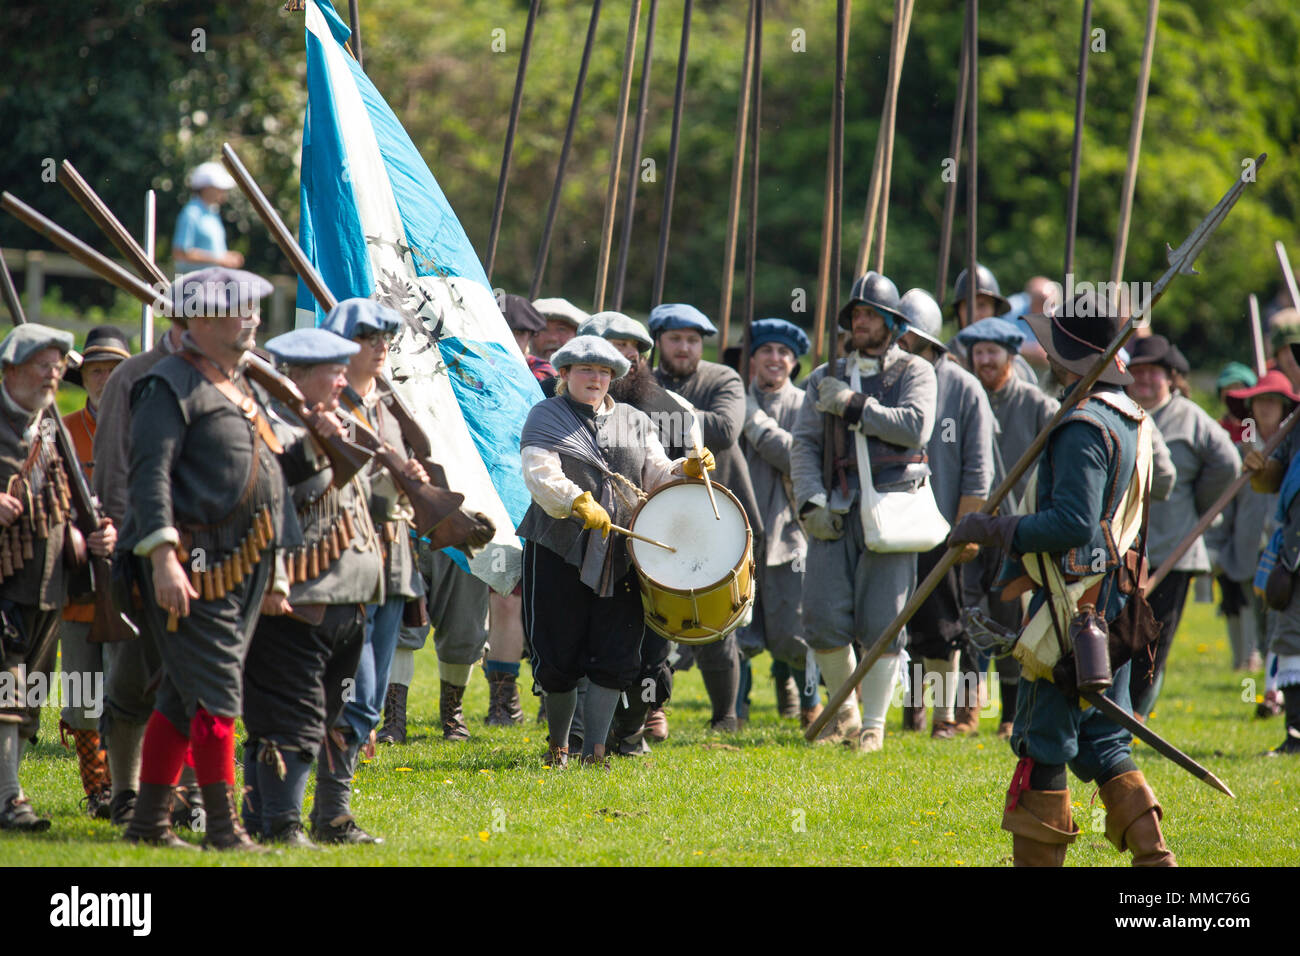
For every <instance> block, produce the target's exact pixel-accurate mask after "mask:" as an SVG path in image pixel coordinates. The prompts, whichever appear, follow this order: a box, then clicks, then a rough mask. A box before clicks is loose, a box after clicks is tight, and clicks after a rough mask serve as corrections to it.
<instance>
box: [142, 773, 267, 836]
mask: <svg viewBox="0 0 1300 956" xmlns="http://www.w3.org/2000/svg"><path fill="white" fill-rule="evenodd" d="M199 789H200V790H201V791H202V792H203V807H204V810H205V812H206V820H205V825H204V837H203V846H204V848H205V849H212V850H237V851H240V852H243V853H266V852H268V851H267V848H266V847H264V846H261V845H260V844H257V843H254V842H253V840H252V839H251V838H250V837H249V835H248V832H247V831H246V830H245V829H244V827H243V824H241V823H240V822H239V797H238V791H237V790H236V788H235V785H234V784H233V783H226V782H225V781H224V780H222V781H221V782H220V783H209V784H207V785H206V786H203V787H200V788H199ZM141 796H142V797H143V796H144V795H143V794H141ZM135 812H136V816H137V817H138V816H139V814H140V810H139V804H138V803H137V804H136V811H135Z"/></svg>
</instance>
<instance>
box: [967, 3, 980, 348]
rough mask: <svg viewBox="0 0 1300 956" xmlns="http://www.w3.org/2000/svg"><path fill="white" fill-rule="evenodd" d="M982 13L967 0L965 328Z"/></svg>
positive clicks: (971, 305) (971, 306)
mask: <svg viewBox="0 0 1300 956" xmlns="http://www.w3.org/2000/svg"><path fill="white" fill-rule="evenodd" d="M979 22H980V13H979V0H966V33H967V35H968V36H969V37H970V46H969V47H968V48H967V50H966V68H967V78H966V88H967V96H966V127H967V128H966V279H967V282H966V324H968V325H969V324H970V323H971V322H974V321H975V298H976V296H975V290H976V288H977V287H978V285H979V283H978V282H976V281H975V269H976V265H977V263H976V259H975V251H976V238H977V235H976V228H975V227H976V225H977V222H976V209H977V208H978V200H979V168H980V167H979V104H980V83H979V79H980V73H979V70H980V31H979Z"/></svg>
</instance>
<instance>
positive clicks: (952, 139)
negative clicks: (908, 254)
mask: <svg viewBox="0 0 1300 956" xmlns="http://www.w3.org/2000/svg"><path fill="white" fill-rule="evenodd" d="M969 42H970V38H969V37H968V36H967V35H966V30H965V26H964V25H963V27H962V36H961V53H960V54H959V56H958V65H957V99H956V100H955V101H954V102H953V106H952V133H951V134H950V135H949V138H948V159H949V160H951V161H952V180H951V181H950V182H949V183H948V188H947V190H945V192H944V197H943V226H942V227H941V228H940V230H939V271H938V275H937V276H936V277H935V280H934V290H935V291H934V299H935V301H936V302H938V303H939V305H943V303H944V300H945V299H946V298H947V297H948V258H949V256H950V255H951V254H952V223H953V219H954V218H955V216H956V212H957V178H958V177H957V170H958V167H959V166H960V165H961V147H962V133H963V132H964V131H965V128H966V85H967V82H968V81H969V80H970V69H969V66H968V64H967V56H968V50H967V44H968V43H969Z"/></svg>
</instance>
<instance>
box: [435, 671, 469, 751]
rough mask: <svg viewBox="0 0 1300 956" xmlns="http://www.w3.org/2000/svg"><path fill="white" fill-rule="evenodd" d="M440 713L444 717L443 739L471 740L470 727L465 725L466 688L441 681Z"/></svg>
mask: <svg viewBox="0 0 1300 956" xmlns="http://www.w3.org/2000/svg"><path fill="white" fill-rule="evenodd" d="M438 684H439V688H438V713H439V715H440V716H441V717H442V739H443V740H450V741H453V742H457V743H458V742H460V741H462V740H469V725H468V724H466V723H465V711H464V710H463V709H462V708H461V704H462V703H463V702H464V700H465V688H464V687H460V686H458V685H456V684H452V683H448V682H447V681H445V680H444V681H439V682H438Z"/></svg>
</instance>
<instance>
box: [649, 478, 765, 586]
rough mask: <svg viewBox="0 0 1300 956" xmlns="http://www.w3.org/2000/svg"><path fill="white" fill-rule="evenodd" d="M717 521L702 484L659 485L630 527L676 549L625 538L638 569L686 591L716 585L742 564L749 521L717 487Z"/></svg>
mask: <svg viewBox="0 0 1300 956" xmlns="http://www.w3.org/2000/svg"><path fill="white" fill-rule="evenodd" d="M714 496H715V498H716V499H717V502H718V514H719V515H720V516H721V520H719V519H717V518H714V517H713V508H712V507H711V506H710V505H709V495H708V492H707V491H705V489H704V485H703V483H700V482H690V483H683V484H674V485H670V486H667V487H664V488H661V489H659V490H658V491H656V492H654V494H652V495H651V496H650V498H649V499H648V500H647V501H646V502H645V503H644V504H643V505H642V506H641V510H640V511H639V512H638V513H637V516H636V521H635V522H634V523H633V525H632V530H633V531H635V532H636V533H637V534H643V535H645V536H646V537H648V538H654V539H655V540H656V541H662V542H663V543H664V544H670V545H672V546H673V547H674V548H676V549H677V551H676V552H675V553H674V552H672V551H666V550H664V549H663V548H659V547H656V546H655V545H653V544H646V543H645V542H644V541H635V540H632V539H628V546H629V547H630V548H631V550H632V557H633V558H634V559H635V561H636V563H637V567H639V568H640V569H641V572H642V573H643V574H644V575H645V576H646V577H648V578H650V579H651V580H652V581H654V582H655V583H656V584H659V585H661V586H663V587H666V588H676V589H678V590H687V589H689V588H707V587H708V586H709V585H711V584H716V583H717V582H718V581H721V580H722V579H723V578H725V577H726V576H727V574H728V573H729V572H730V571H731V570H732V569H733V568H734V567H736V565H737V564H739V563H740V559H741V557H743V556H744V553H745V544H746V542H747V541H748V531H749V524H748V522H747V521H746V520H745V513H744V511H742V510H741V508H740V505H738V504H736V501H735V499H734V498H732V497H731V496H730V495H727V494H724V493H723V492H722V490H721V488H717V487H715V489H714Z"/></svg>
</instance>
